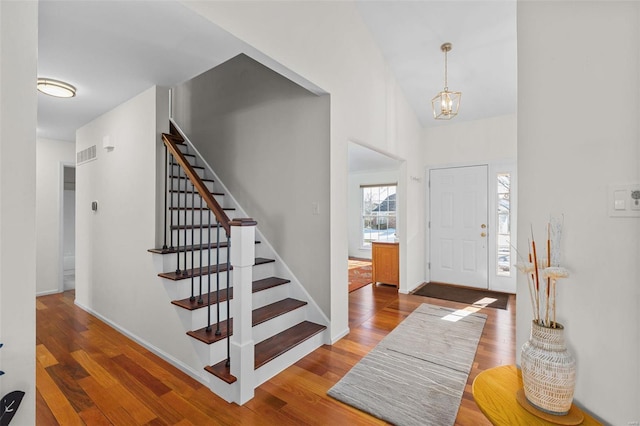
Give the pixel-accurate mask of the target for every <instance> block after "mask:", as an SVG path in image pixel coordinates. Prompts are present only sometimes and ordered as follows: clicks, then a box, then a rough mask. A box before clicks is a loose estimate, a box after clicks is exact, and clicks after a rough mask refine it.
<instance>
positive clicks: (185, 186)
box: [167, 178, 215, 202]
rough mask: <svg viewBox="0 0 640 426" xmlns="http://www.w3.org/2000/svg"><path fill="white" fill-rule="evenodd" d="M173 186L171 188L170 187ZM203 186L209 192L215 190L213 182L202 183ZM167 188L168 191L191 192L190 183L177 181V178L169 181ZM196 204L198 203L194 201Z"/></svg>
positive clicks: (184, 180)
mask: <svg viewBox="0 0 640 426" xmlns="http://www.w3.org/2000/svg"><path fill="white" fill-rule="evenodd" d="M171 185H173V186H171ZM204 185H205V186H206V187H207V188H208V189H209V191H212V192H213V191H214V190H215V182H211V181H208V180H207V181H204ZM167 187H168V188H169V189H173V190H174V191H178V190H180V191H184V190H188V191H191V189H192V188H193V185H192V184H191V181H190V180H189V179H178V178H172V179H170V180H169V182H167ZM196 192H197V191H196ZM196 201H197V202H199V201H198V200H196Z"/></svg>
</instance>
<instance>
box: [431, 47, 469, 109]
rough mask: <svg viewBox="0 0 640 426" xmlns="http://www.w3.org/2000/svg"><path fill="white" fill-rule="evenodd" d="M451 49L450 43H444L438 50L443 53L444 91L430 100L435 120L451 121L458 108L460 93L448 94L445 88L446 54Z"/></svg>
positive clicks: (447, 89) (447, 88)
mask: <svg viewBox="0 0 640 426" xmlns="http://www.w3.org/2000/svg"><path fill="white" fill-rule="evenodd" d="M452 47H453V46H452V45H451V43H444V44H443V45H442V46H440V50H442V51H443V52H444V90H443V91H442V92H440V93H438V94H437V95H436V96H435V97H434V98H433V99H431V108H433V118H435V119H436V120H451V119H452V118H453V117H455V116H456V115H458V109H459V108H460V98H461V97H462V92H450V91H449V87H447V53H448V52H449V51H450V50H451V48H452Z"/></svg>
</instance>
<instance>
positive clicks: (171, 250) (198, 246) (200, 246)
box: [147, 241, 260, 254]
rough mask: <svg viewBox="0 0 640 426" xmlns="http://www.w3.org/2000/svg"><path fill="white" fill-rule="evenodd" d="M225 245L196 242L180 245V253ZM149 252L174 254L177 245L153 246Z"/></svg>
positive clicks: (223, 243)
mask: <svg viewBox="0 0 640 426" xmlns="http://www.w3.org/2000/svg"><path fill="white" fill-rule="evenodd" d="M256 244H260V241H256ZM226 247H227V242H226V241H223V242H221V243H210V244H196V245H190V246H186V247H185V246H180V253H182V252H185V251H198V250H206V249H208V248H211V249H212V250H215V249H217V248H226ZM147 251H148V252H150V253H156V254H176V252H177V251H178V248H177V247H167V248H164V249H162V248H153V249H149V250H147Z"/></svg>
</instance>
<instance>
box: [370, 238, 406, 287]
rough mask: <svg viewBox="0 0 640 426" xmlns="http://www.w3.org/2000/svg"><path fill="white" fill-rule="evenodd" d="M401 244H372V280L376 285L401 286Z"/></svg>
mask: <svg viewBox="0 0 640 426" xmlns="http://www.w3.org/2000/svg"><path fill="white" fill-rule="evenodd" d="M399 247H400V244H399V243H383V242H373V243H371V266H372V272H371V280H372V281H373V283H374V284H376V283H383V284H391V285H394V286H396V287H398V286H399V285H400V270H399V267H398V262H399Z"/></svg>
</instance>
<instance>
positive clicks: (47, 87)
mask: <svg viewBox="0 0 640 426" xmlns="http://www.w3.org/2000/svg"><path fill="white" fill-rule="evenodd" d="M37 87H38V90H39V91H40V92H42V93H44V94H45V95H49V96H55V97H56V98H73V97H74V96H75V95H76V88H75V87H73V86H72V85H70V84H69V83H65V82H64V81H59V80H53V79H51V78H39V79H38V86H37Z"/></svg>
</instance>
